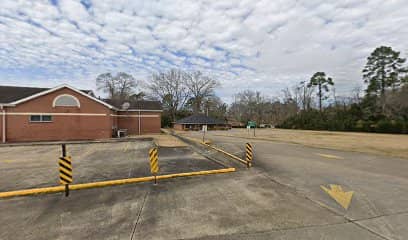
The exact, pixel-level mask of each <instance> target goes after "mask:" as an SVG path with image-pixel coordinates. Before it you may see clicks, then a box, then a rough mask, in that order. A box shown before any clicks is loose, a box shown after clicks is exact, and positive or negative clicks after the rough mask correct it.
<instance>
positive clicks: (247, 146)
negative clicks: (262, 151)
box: [245, 143, 253, 168]
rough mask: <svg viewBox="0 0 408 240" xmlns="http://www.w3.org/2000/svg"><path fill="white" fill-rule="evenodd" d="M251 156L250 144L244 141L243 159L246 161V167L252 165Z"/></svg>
mask: <svg viewBox="0 0 408 240" xmlns="http://www.w3.org/2000/svg"><path fill="white" fill-rule="evenodd" d="M252 158H253V149H252V144H250V143H246V144H245V161H246V162H247V167H248V168H250V167H251V166H252Z"/></svg>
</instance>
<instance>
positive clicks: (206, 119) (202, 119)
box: [176, 114, 225, 125]
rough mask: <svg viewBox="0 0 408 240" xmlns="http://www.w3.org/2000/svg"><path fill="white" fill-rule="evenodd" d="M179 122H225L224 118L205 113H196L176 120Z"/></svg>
mask: <svg viewBox="0 0 408 240" xmlns="http://www.w3.org/2000/svg"><path fill="white" fill-rule="evenodd" d="M176 123H179V124H209V125H211V124H225V121H224V120H221V119H216V118H212V117H208V116H206V115H204V114H195V115H191V116H188V117H185V118H183V119H180V120H178V121H176Z"/></svg>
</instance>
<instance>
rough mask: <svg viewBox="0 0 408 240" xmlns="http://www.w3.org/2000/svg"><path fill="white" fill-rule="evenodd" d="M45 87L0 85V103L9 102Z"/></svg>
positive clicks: (42, 89) (40, 90)
mask: <svg viewBox="0 0 408 240" xmlns="http://www.w3.org/2000/svg"><path fill="white" fill-rule="evenodd" d="M47 89H48V88H34V87H14V86H0V103H11V102H14V101H17V100H19V99H22V98H26V97H29V96H31V95H34V94H36V93H39V92H42V91H45V90H47Z"/></svg>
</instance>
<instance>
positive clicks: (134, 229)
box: [130, 188, 150, 240]
mask: <svg viewBox="0 0 408 240" xmlns="http://www.w3.org/2000/svg"><path fill="white" fill-rule="evenodd" d="M149 192H150V188H149V189H147V190H146V194H145V196H144V198H143V202H142V206H141V207H140V210H139V213H138V215H137V219H136V222H135V226H134V227H133V231H132V235H131V236H130V240H133V236H134V235H135V232H136V228H137V225H138V224H139V220H140V216H142V211H143V208H144V206H145V203H146V199H147V195H149Z"/></svg>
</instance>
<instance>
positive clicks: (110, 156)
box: [0, 133, 408, 240]
mask: <svg viewBox="0 0 408 240" xmlns="http://www.w3.org/2000/svg"><path fill="white" fill-rule="evenodd" d="M188 135H189V136H190V137H196V138H197V139H199V138H200V137H201V135H200V134H199V133H189V134H188ZM208 138H210V139H211V140H212V141H213V142H214V144H215V145H217V146H220V147H222V148H224V149H225V150H228V151H229V152H231V153H235V154H237V155H239V156H241V157H242V156H243V150H244V144H245V142H247V140H246V139H243V138H232V137H220V136H216V135H214V134H212V133H208ZM251 142H252V143H253V145H254V150H255V156H254V161H253V164H254V167H253V168H251V169H246V168H245V166H239V165H240V164H238V163H235V162H232V161H229V160H226V159H225V158H223V157H222V156H221V155H220V154H217V153H215V152H213V151H205V149H201V150H200V151H201V152H205V153H206V154H207V155H211V158H217V159H218V160H220V161H222V162H223V163H229V164H231V165H233V166H236V167H237V170H238V171H237V172H234V173H227V174H219V175H208V176H198V177H187V178H177V179H169V180H163V181H160V182H159V184H158V185H153V184H152V183H151V182H146V183H137V184H131V185H122V186H113V187H105V188H96V189H86V190H80V191H72V192H71V195H70V196H69V197H68V198H65V197H64V196H63V194H62V193H58V194H47V195H38V196H29V197H15V198H9V199H0V212H1V213H2V214H1V217H0V239H231V240H232V239H356V240H357V239H408V230H406V222H408V211H407V210H408V201H406V200H407V199H408V191H407V190H408V162H407V160H405V159H398V158H389V157H382V156H376V155H370V154H361V153H354V152H342V151H335V150H327V149H319V148H310V147H304V146H301V145H295V144H287V143H279V142H268V141H254V140H251ZM95 146H96V145H89V146H87V145H84V146H81V147H78V149H77V150H75V151H73V152H74V153H75V152H77V153H78V154H83V155H84V159H83V160H79V159H78V161H83V162H87V164H85V163H84V170H77V171H81V176H84V178H85V177H86V178H85V180H86V181H88V180H89V181H91V180H95V179H96V180H105V179H115V178H118V177H122V176H123V177H124V178H126V177H128V176H129V170H130V169H131V170H132V176H139V175H146V174H148V169H147V168H146V167H147V166H148V162H146V160H143V158H145V157H144V156H147V152H146V151H147V149H148V148H149V146H150V144H146V143H141V144H140V146H142V147H129V146H130V145H128V144H122V145H118V147H116V148H111V150H110V151H107V148H106V145H104V146H102V147H101V148H100V149H99V148H98V149H95ZM112 149H115V152H112ZM194 149H195V148H190V147H183V148H164V149H162V151H161V152H160V153H159V164H160V165H161V166H162V168H163V171H165V172H166V173H174V172H186V171H197V170H210V169H217V168H223V166H221V165H219V164H218V163H216V162H213V161H211V160H208V159H206V158H204V157H203V156H200V154H197V153H196V152H194V151H193V150H194ZM0 150H1V151H3V153H4V154H6V153H7V154H8V155H7V156H8V157H7V159H6V158H4V159H2V158H1V156H0V163H2V165H0V167H2V168H3V171H2V173H4V174H6V172H8V171H10V170H11V169H12V170H13V171H14V174H12V173H8V175H7V176H8V177H9V178H10V179H8V178H2V182H0V184H1V185H2V188H3V189H7V190H8V189H10V188H12V187H15V186H19V187H21V186H22V185H21V184H17V183H14V182H16V181H18V180H19V179H18V178H19V177H21V175H18V174H17V173H18V169H19V168H22V167H23V166H25V165H26V164H27V162H26V161H22V163H23V164H22V166H20V167H19V165H18V163H16V159H12V158H11V157H12V156H15V154H14V153H13V154H12V153H11V152H12V151H13V152H14V151H16V152H17V153H18V152H21V151H19V150H18V149H17V148H10V149H9V148H7V149H0ZM33 151H34V150H33ZM42 154H43V153H42ZM55 154H58V149H55ZM3 156H5V155H3ZM132 156H134V157H132ZM74 159H75V158H74ZM86 159H89V160H87V161H85V160H86ZM118 160H120V161H118ZM88 161H90V162H88ZM92 161H97V163H101V164H102V163H103V162H105V164H104V165H102V166H99V167H97V168H96V169H90V164H91V162H92ZM9 164H13V167H12V168H11V167H8V165H9ZM36 164H40V163H36ZM47 164H49V163H47ZM118 164H119V165H118ZM79 166H80V165H79ZM125 166H128V167H125ZM38 167H39V168H38V169H42V167H41V168H40V166H38ZM48 168H49V167H45V169H48ZM77 168H78V166H77ZM0 169H1V168H0ZM24 171H25V170H24ZM49 171H51V170H49ZM53 171H55V168H53ZM98 172H103V174H104V175H103V177H101V175H100V174H99V173H98ZM110 172H111V173H110ZM47 173H48V172H47ZM89 173H91V174H89ZM97 173H98V174H97ZM92 177H95V179H93V178H92ZM40 179H44V181H46V180H47V181H50V180H48V178H45V177H44V176H42V177H41V178H40ZM51 179H52V181H54V178H51ZM85 180H84V181H85ZM24 182H27V183H28V182H30V180H29V179H26V178H25V179H24ZM36 184H40V185H41V183H40V182H38V183H36ZM329 184H339V185H341V186H342V187H343V188H344V189H345V190H346V191H354V195H353V198H352V201H351V204H350V206H349V208H348V210H345V209H343V208H342V207H341V206H340V205H338V204H337V203H336V202H335V201H334V200H333V199H332V198H330V197H329V196H328V195H327V193H325V192H324V191H323V190H322V189H321V188H320V186H321V185H324V186H328V185H329ZM28 185H30V184H28ZM30 186H32V185H30Z"/></svg>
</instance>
